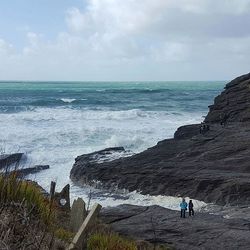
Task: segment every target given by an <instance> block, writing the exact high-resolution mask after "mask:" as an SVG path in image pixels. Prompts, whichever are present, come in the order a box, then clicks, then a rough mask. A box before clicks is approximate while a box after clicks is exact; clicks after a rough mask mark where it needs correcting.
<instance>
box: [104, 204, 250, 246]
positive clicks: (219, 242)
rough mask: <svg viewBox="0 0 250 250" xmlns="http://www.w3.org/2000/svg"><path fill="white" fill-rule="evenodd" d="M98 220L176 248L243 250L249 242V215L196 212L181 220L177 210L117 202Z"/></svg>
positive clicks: (124, 232) (138, 237) (114, 228)
mask: <svg viewBox="0 0 250 250" xmlns="http://www.w3.org/2000/svg"><path fill="white" fill-rule="evenodd" d="M248 212H249V211H248ZM101 219H102V220H103V221H104V222H105V223H107V224H109V225H110V226H111V228H112V229H113V230H115V231H117V232H119V233H121V234H122V235H127V236H129V237H132V238H135V239H138V240H147V241H149V242H151V243H165V244H169V245H172V246H174V247H175V248H176V249H194V250H196V249H197V250H200V249H211V250H214V249H218V250H219V249H223V250H224V249H228V250H235V249H242V250H245V249H249V244H250V237H249V232H250V220H249V218H248V219H239V218H232V219H225V218H223V217H222V216H221V215H212V214H207V213H196V214H195V216H194V217H187V218H185V219H182V218H180V214H179V212H178V211H172V210H169V209H166V208H163V207H159V206H150V207H140V206H132V205H120V206H118V207H113V208H105V209H102V212H101Z"/></svg>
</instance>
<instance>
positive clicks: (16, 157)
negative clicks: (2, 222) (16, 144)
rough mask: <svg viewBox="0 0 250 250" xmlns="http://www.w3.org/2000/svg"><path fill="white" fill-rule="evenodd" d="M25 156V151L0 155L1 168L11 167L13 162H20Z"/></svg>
mask: <svg viewBox="0 0 250 250" xmlns="http://www.w3.org/2000/svg"><path fill="white" fill-rule="evenodd" d="M23 156H24V154H23V153H15V154H3V155H0V169H2V168H6V167H9V166H10V165H12V164H18V163H19V162H20V161H21V159H22V157H23Z"/></svg>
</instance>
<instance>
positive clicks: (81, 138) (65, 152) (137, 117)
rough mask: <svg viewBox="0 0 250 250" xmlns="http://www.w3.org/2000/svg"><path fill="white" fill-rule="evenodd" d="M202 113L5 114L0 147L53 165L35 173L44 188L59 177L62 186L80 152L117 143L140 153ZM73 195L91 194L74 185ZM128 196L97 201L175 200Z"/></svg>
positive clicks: (1, 116)
mask: <svg viewBox="0 0 250 250" xmlns="http://www.w3.org/2000/svg"><path fill="white" fill-rule="evenodd" d="M202 115H203V114H202V113H197V114H192V115H190V114H189V113H181V114H180V115H178V116H177V115H175V114H172V113H168V112H165V111H142V110H136V109H134V110H126V111H110V110H87V109H86V110H84V109H70V108H37V109H34V110H31V111H24V112H19V113H0V127H1V130H0V138H1V140H2V143H1V145H0V146H2V147H4V150H5V152H6V153H11V152H16V151H18V152H25V153H27V156H28V161H29V162H28V164H29V165H34V164H49V165H50V169H49V170H45V171H43V172H41V173H38V174H36V176H35V179H36V180H37V181H38V182H39V183H40V184H41V185H43V186H44V187H48V186H49V184H50V181H51V180H55V181H57V183H58V188H60V187H63V186H64V185H66V184H67V183H71V182H70V179H69V173H70V169H71V167H72V165H73V163H74V159H75V157H77V156H78V155H81V154H85V153H90V152H93V151H97V150H101V149H104V148H106V147H114V146H124V147H125V148H126V149H128V150H131V151H133V152H140V151H142V150H144V149H146V148H148V147H151V146H153V145H155V144H156V143H157V142H158V141H160V140H162V139H166V138H170V137H172V136H173V134H174V131H175V130H176V128H177V127H179V126H181V125H183V124H191V123H197V122H200V120H201V117H202ZM72 195H73V196H84V195H85V196H86V190H84V189H82V188H77V187H74V188H72ZM101 197H103V196H101ZM126 197H127V198H126V199H125V200H124V198H122V199H118V198H117V199H115V198H114V197H112V195H111V194H110V195H109V196H106V197H105V199H104V198H103V199H102V198H98V197H97V198H96V199H97V200H98V199H102V200H100V202H101V203H102V204H106V205H112V204H119V203H122V202H124V203H127V202H128V203H131V204H132V203H133V204H137V203H138V204H141V205H142V204H162V205H163V206H170V205H167V204H173V203H174V200H171V199H172V198H169V197H167V198H166V197H161V196H157V197H149V196H141V195H140V194H138V193H130V194H126ZM174 199H176V198H174ZM178 202H179V200H178ZM164 204H165V205H164ZM174 204H177V203H174ZM171 206H172V205H171ZM174 206H175V205H173V207H174Z"/></svg>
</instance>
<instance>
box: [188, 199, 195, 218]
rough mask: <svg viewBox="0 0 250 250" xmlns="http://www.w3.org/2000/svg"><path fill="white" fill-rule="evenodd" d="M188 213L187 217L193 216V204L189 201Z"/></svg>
mask: <svg viewBox="0 0 250 250" xmlns="http://www.w3.org/2000/svg"><path fill="white" fill-rule="evenodd" d="M188 212H189V216H191V215H192V216H194V204H193V202H192V200H190V201H189V203H188Z"/></svg>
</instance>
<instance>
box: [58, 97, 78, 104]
mask: <svg viewBox="0 0 250 250" xmlns="http://www.w3.org/2000/svg"><path fill="white" fill-rule="evenodd" d="M60 100H61V101H63V102H66V103H72V102H74V101H76V99H71V98H62V99H60Z"/></svg>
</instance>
